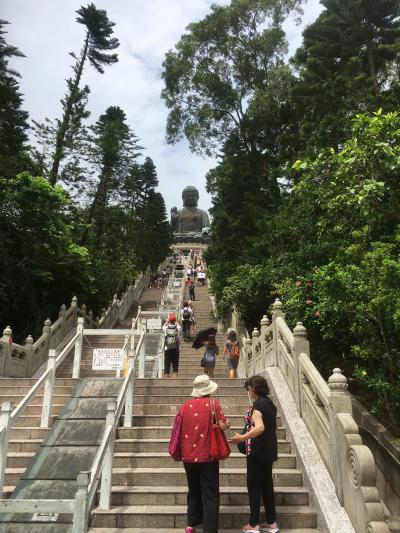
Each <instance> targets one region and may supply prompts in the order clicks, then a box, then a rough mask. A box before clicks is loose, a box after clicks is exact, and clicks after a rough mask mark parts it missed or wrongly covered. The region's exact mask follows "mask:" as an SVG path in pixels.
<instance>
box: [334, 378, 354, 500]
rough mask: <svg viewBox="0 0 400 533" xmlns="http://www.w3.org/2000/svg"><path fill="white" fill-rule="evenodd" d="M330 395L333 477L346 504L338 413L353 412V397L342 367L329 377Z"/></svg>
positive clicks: (339, 496) (340, 498)
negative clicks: (349, 391) (348, 389)
mask: <svg viewBox="0 0 400 533" xmlns="http://www.w3.org/2000/svg"><path fill="white" fill-rule="evenodd" d="M328 387H329V389H330V395H329V413H328V415H329V428H330V441H329V445H330V457H331V471H332V478H333V482H334V484H335V488H336V494H337V496H338V498H339V501H340V503H341V504H342V505H344V496H343V479H342V469H341V460H340V457H341V455H342V453H341V450H340V446H341V439H340V438H339V432H338V421H337V419H336V415H337V414H338V413H341V414H350V415H351V414H352V407H351V397H350V395H349V393H348V392H347V388H348V384H347V379H346V377H345V376H344V375H343V374H342V371H341V370H340V368H334V369H333V374H332V375H331V376H330V378H329V379H328Z"/></svg>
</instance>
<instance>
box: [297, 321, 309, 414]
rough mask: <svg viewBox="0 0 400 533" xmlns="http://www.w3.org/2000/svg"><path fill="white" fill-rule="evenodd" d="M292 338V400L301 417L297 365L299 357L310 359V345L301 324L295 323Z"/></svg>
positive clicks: (299, 373)
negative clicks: (303, 356) (301, 355)
mask: <svg viewBox="0 0 400 533" xmlns="http://www.w3.org/2000/svg"><path fill="white" fill-rule="evenodd" d="M293 337H294V351H293V366H294V399H295V400H296V405H297V410H298V412H299V415H300V416H301V370H300V365H299V356H300V354H301V353H304V354H306V355H307V356H308V358H309V357H310V343H309V342H308V338H307V330H306V328H305V327H304V326H303V323H302V322H297V324H296V327H295V328H294V329H293Z"/></svg>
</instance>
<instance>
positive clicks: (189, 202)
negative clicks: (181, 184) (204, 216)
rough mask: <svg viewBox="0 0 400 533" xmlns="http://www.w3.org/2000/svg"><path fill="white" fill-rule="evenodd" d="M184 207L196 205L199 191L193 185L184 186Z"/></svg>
mask: <svg viewBox="0 0 400 533" xmlns="http://www.w3.org/2000/svg"><path fill="white" fill-rule="evenodd" d="M182 200H183V205H184V207H197V204H198V201H199V191H198V190H197V189H196V187H193V185H189V186H188V187H185V188H184V189H183V191H182Z"/></svg>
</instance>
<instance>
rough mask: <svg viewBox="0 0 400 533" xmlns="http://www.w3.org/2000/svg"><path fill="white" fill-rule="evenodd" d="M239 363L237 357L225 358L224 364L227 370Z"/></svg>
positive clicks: (235, 367) (233, 368) (234, 368)
mask: <svg viewBox="0 0 400 533" xmlns="http://www.w3.org/2000/svg"><path fill="white" fill-rule="evenodd" d="M238 364H239V357H238V358H237V359H231V358H230V357H227V358H226V366H227V367H228V369H229V370H236V369H237V367H238Z"/></svg>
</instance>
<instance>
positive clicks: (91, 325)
mask: <svg viewBox="0 0 400 533" xmlns="http://www.w3.org/2000/svg"><path fill="white" fill-rule="evenodd" d="M88 325H89V328H92V327H93V311H92V310H91V309H90V311H89V313H88Z"/></svg>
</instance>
